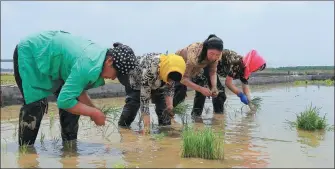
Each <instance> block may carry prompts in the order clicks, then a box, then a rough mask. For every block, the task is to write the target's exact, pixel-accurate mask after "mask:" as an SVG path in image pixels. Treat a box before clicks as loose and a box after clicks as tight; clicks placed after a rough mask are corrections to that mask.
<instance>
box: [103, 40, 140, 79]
mask: <svg viewBox="0 0 335 169" xmlns="http://www.w3.org/2000/svg"><path fill="white" fill-rule="evenodd" d="M115 46H116V47H114V48H113V49H109V50H108V53H107V55H109V56H111V57H112V58H113V67H114V68H115V69H116V71H117V72H118V73H120V74H122V75H127V74H128V73H129V72H130V71H131V70H133V69H134V68H135V66H136V65H137V60H136V56H135V54H134V51H133V50H132V49H131V48H130V47H129V46H127V45H122V44H120V45H115Z"/></svg>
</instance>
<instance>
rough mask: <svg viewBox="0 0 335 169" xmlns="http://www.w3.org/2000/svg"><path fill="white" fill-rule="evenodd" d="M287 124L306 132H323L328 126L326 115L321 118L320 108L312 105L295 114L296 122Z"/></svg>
mask: <svg viewBox="0 0 335 169" xmlns="http://www.w3.org/2000/svg"><path fill="white" fill-rule="evenodd" d="M289 123H290V124H291V126H293V127H296V128H298V129H302V130H308V131H315V130H323V129H326V128H327V126H328V124H327V119H326V115H324V116H323V117H321V116H320V108H318V107H315V106H314V107H313V106H312V105H310V106H309V107H308V108H306V110H305V111H303V112H300V114H297V119H296V121H293V122H291V121H289Z"/></svg>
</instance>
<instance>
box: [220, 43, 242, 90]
mask: <svg viewBox="0 0 335 169" xmlns="http://www.w3.org/2000/svg"><path fill="white" fill-rule="evenodd" d="M217 68H218V69H217V73H218V75H219V76H221V77H227V76H229V77H232V78H233V79H234V80H235V79H240V80H241V82H242V83H243V84H248V79H245V78H244V69H245V66H244V64H243V56H241V55H239V54H237V53H236V52H234V51H232V50H228V49H224V50H223V52H222V59H221V61H220V62H219V64H218V67H217Z"/></svg>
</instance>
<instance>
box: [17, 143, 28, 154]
mask: <svg viewBox="0 0 335 169" xmlns="http://www.w3.org/2000/svg"><path fill="white" fill-rule="evenodd" d="M27 152H28V144H23V145H22V146H20V147H19V153H20V154H26V153H27Z"/></svg>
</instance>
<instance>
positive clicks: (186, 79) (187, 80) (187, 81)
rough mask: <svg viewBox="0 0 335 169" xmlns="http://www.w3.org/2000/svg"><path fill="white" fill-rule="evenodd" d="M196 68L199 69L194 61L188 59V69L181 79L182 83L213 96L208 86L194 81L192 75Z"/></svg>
mask: <svg viewBox="0 0 335 169" xmlns="http://www.w3.org/2000/svg"><path fill="white" fill-rule="evenodd" d="M195 69H197V68H196V67H195V65H194V64H193V62H192V61H190V60H188V61H187V62H186V70H185V73H184V75H183V77H182V79H181V81H180V82H181V83H182V84H183V85H185V86H187V87H189V88H191V89H193V90H195V91H198V92H200V93H202V94H203V95H205V96H211V94H212V93H211V91H210V90H209V89H208V88H205V87H202V86H200V85H197V84H196V83H194V82H192V80H191V77H192V73H193V72H195Z"/></svg>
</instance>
